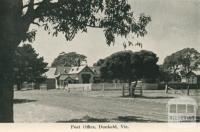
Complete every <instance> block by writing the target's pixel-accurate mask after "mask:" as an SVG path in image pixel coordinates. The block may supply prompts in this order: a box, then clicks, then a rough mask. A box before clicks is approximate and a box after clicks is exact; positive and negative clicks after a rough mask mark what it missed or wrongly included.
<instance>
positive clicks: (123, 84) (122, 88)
mask: <svg viewBox="0 0 200 132" xmlns="http://www.w3.org/2000/svg"><path fill="white" fill-rule="evenodd" d="M122 97H124V84H123V86H122Z"/></svg>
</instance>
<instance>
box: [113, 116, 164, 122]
mask: <svg viewBox="0 0 200 132" xmlns="http://www.w3.org/2000/svg"><path fill="white" fill-rule="evenodd" d="M114 120H117V121H120V122H164V121H159V120H150V119H144V118H143V117H139V116H118V118H117V119H114Z"/></svg>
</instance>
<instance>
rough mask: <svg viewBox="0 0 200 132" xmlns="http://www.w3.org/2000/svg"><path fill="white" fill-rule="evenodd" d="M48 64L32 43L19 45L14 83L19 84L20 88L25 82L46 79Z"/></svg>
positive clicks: (36, 81) (15, 61) (15, 62)
mask: <svg viewBox="0 0 200 132" xmlns="http://www.w3.org/2000/svg"><path fill="white" fill-rule="evenodd" d="M47 65H48V63H45V62H44V59H43V57H39V54H37V53H36V51H35V50H34V49H33V47H32V46H31V45H30V44H24V45H23V46H20V47H18V48H17V50H16V55H15V60H14V83H15V84H17V88H18V90H20V89H21V85H22V83H23V82H34V83H40V82H42V81H44V79H45V78H44V76H43V74H44V73H45V72H47Z"/></svg>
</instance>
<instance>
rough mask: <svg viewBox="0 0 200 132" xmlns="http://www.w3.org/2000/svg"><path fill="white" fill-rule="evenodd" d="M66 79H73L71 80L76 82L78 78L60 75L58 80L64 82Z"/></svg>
mask: <svg viewBox="0 0 200 132" xmlns="http://www.w3.org/2000/svg"><path fill="white" fill-rule="evenodd" d="M67 78H70V79H73V80H78V77H76V76H71V75H66V74H65V75H64V74H63V75H60V78H59V80H66V79H67Z"/></svg>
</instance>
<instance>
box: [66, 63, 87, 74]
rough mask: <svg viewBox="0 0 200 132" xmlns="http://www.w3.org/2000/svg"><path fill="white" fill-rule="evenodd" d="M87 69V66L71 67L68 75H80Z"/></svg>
mask: <svg viewBox="0 0 200 132" xmlns="http://www.w3.org/2000/svg"><path fill="white" fill-rule="evenodd" d="M85 67H86V65H85V66H73V67H71V69H70V70H69V72H68V74H78V73H80V72H81V71H82V70H83V69H84V68H85Z"/></svg>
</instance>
